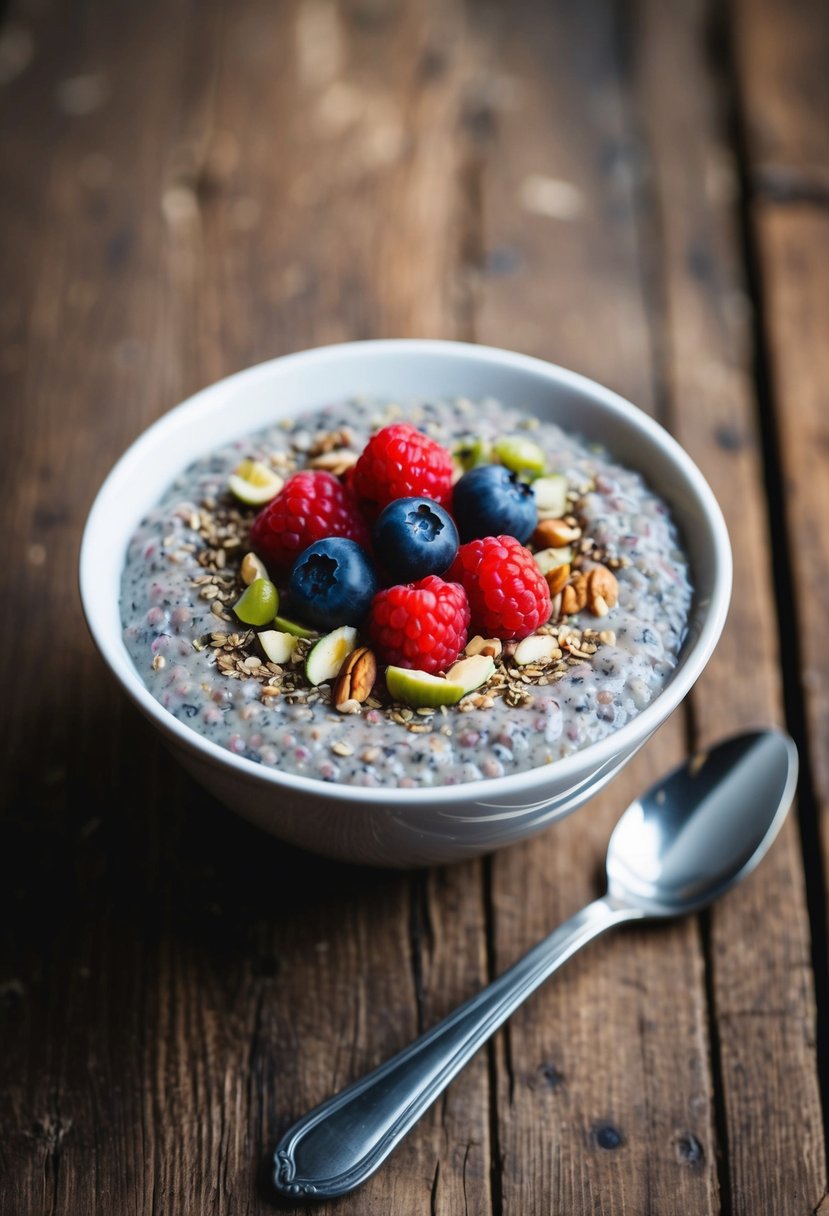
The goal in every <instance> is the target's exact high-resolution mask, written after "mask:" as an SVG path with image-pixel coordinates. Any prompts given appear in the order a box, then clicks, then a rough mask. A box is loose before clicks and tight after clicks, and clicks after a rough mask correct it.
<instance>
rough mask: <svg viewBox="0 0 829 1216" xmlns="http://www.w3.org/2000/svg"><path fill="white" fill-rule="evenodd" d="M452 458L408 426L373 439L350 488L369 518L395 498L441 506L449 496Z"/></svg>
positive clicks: (391, 428)
mask: <svg viewBox="0 0 829 1216" xmlns="http://www.w3.org/2000/svg"><path fill="white" fill-rule="evenodd" d="M453 474H454V465H453V462H452V457H451V456H450V454H449V453H448V452H447V451H446V449H445V448H442V447H441V446H440V444H439V443H435V441H434V439H430V438H429V436H428V435H424V434H422V433H421V432H420V431H418V430H417V429H416V428H415V427H413V426H410V425H409V423H408V422H395V423H394V424H393V425H392V426H385V427H383V429H382V430H381V431H378V432H377V434H376V435H373V436H372V437H371V439H370V440H369V441H368V443H367V444H366V446H365V448H364V450H363V452H362V455H361V456H360V459H359V460H358V461H357V463H356V464H355V466H354V473H353V476H352V481H351V484H352V486H353V487H354V491H355V493H356V495H357V497H358V499H359V500H360V505H361V506H362V507H364V509H365V510H366V512H367V513H368V514H369V515H376V514H377V512H379V511H381V510H382V509H383V507H385V506H386V505H387V504H388V503H390V502H393V501H394V500H395V499H396V498H411V497H413V496H415V495H416V496H422V497H424V498H431V499H434V501H435V502H437V503H440V504H441V506H443V505H444V504H445V503H446V502H447V501H448V500H449V497H450V495H451V491H452V477H453Z"/></svg>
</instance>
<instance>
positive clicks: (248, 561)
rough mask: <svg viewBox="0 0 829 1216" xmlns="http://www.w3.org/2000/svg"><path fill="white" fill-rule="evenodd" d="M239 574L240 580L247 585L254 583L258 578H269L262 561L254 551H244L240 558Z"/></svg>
mask: <svg viewBox="0 0 829 1216" xmlns="http://www.w3.org/2000/svg"><path fill="white" fill-rule="evenodd" d="M239 574H240V575H241V576H242V582H243V583H244V584H245V585H246V586H247V587H249V586H250V585H251V583H255V582H256V580H257V579H258V578H268V579H269V578H270V575H269V574H268V572H267V570H266V569H265V565H264V562H261V561H260V560H259V558H258V557H257V556H256V554H255V553H246V554H245V556H244V557H243V558H242V564H241V566H240V567H239Z"/></svg>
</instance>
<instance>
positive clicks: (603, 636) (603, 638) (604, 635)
mask: <svg viewBox="0 0 829 1216" xmlns="http://www.w3.org/2000/svg"><path fill="white" fill-rule="evenodd" d="M599 641H600V642H604V644H605V646H615V645H616V633H615V631H614V630H613V629H603V630H602V631H601V633H600V634H599Z"/></svg>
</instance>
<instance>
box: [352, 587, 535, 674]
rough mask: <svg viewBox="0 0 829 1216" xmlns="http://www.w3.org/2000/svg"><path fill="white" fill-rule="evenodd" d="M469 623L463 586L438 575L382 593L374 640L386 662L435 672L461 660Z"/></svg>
mask: <svg viewBox="0 0 829 1216" xmlns="http://www.w3.org/2000/svg"><path fill="white" fill-rule="evenodd" d="M545 586H546V584H545ZM468 625H469V604H468V602H467V598H466V593H465V592H464V589H463V587H459V586H458V584H457V583H447V582H444V580H443V579H440V578H437V577H436V576H435V575H434V574H429V575H427V576H426V578H424V579H421V580H420V582H417V583H408V584H400V585H398V586H396V587H389V588H388V590H386V591H380V592H379V593H378V594H377V595H376V596H375V597H374V603H373V604H372V605H371V616H370V617H369V629H370V632H371V638H372V641H373V643H374V647H375V649H376V651H377V654H378V655H379V657H380V658H381V659H382V661H383V662H384V663H390V664H392V665H394V666H397V667H410V668H416V669H418V670H420V671H426V672H430V673H432V674H434V673H435V672H438V671H445V670H446V668H447V667H449V666H450V664H452V663H454V661H455V659H457V657H458V655H459V654H460V652H461V651H462V650H463V648H464V646H465V645H466V631H467V627H468Z"/></svg>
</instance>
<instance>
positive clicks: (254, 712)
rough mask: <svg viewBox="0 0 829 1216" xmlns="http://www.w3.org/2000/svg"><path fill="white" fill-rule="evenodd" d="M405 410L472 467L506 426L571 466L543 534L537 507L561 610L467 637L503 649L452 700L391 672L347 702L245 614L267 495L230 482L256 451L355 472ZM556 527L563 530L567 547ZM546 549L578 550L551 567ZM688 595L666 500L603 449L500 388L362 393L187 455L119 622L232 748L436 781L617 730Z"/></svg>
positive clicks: (340, 770)
mask: <svg viewBox="0 0 829 1216" xmlns="http://www.w3.org/2000/svg"><path fill="white" fill-rule="evenodd" d="M401 419H405V420H406V421H407V422H410V423H412V424H413V425H414V426H416V427H417V428H418V429H419V430H421V431H422V432H424V433H425V434H426V435H428V436H430V437H431V438H433V439H434V440H436V441H437V443H439V444H440V445H441V446H442V447H444V448H446V449H448V450H449V451H452V452H454V453H456V456H457V458H458V459H459V460H460V459H466V458H467V457H468V455H469V451H470V445H474V447H475V449H476V451H480V450H481V449H485V450H489V449H490V448H491V447H492V445H495V446H496V447H497V442H498V440H499V438H501V437H503V436H507V435H512V436H517V437H524V438H525V439H527V440H531V442H532V444H533V445H536V448H537V449H540V450H541V452H543V454H544V458H545V462H546V469H545V471H544V475H545V477H546V476H547V475H548V474H551V475H553V477H559V479H561V476H562V475H563V477H564V478H566V487H567V502H566V511H565V513H564V516H563V518H559V519H557V520H552V521H550V520H548V521H546V524H547V526H548V531H547V533H546V534H545V533H544V530H543V529H544V525H545V521H544V520H543V512H541V515H542V521H541V523H540V525H539V528H540V529H541V530H540V531H539V532H537V533H535V534H534V536H533V538H532V539H531V541H530V542H529V547H530V549H532V550H534V551H537V552H536V558H537V561H538V564H539V567H540V568H541V569H542V572H543V574H544V575H545V577H546V579H547V582H548V584H549V589H550V593H551V596H552V604H551V609H552V611H551V615H550V618H549V621H547V622H546V623H543V624H542V625H541V626H540V627H539V628H538V629H537V630H536V631H535V633H534V634H533V636H532V637H531V638H529V639H527V641H526V642H519V643H516V642H515V641H513V640H510V639H502V640H498V639H489V638H485V637H480V636H478V637H474V636H472V631H470V640H469V644H468V645H467V647H466V653H467V654H476V653H477V654H481V653H483V654H485V655H490V656H492V659H493V662H494V672H493V674H492V676H491V678H489V679H488V680H487V682H486V683H484V684H483V685H482V686H481V687H478V688H477V689H475V690H474V691H472V692H470V694H469V695H467V696H464V697H463V698H462V699H461V700H459V701H458V702H457V704H454V705H445V704H444V705H442V706H437V707H434V708H431V707H428V706H426V707H423V706H421V707H419V708H415V707H413V706H412V704H408V705H407V704H404V703H401V702H400V701H395V700H394V699H393V698H392V697H391V696H390V694H389V693H388V691H387V689H386V687H385V686H384V683H383V677H382V665H381V668H380V672H381V674H380V675H379V676H378V679H377V681H376V684H375V685H374V687H373V688H372V689H371V692H370V695H368V696H367V697H364V698H363V702H362V703H361V704H357V703H356V702H352V703H351V705H350V708H351V710H352V712H346V713H343V712H339V710H338V708H337V705H336V696H335V692H334V688H335V685H334V681H333V680H328V681H324V682H322V683H320V684H317V685H313V684H311V683H309V681H308V680H307V679H306V678H305V676H304V660H305V658H306V656H307V653H308V651H309V648H310V647H311V645H313V638H300V639H299V640H298V641H296V643H295V650H294V652H293V654H292V656H291V658H290V660H289V661H288V662H283V663H275V662H273V661H271V660H270V659H269V658H268V657H267V655H266V654H264V653H263V648H262V646H261V644H260V643H259V642H258V641H257V634H256V630H255V629H253V628H250V627H249V626H248V625H246V624H244V623H242V622H240V620H239V619H238V618H237V616H236V615H235V613H234V610H233V608H234V604H236V603H237V602H238V600H239V597H240V594H241V593H243V592H244V591H245V583H246V582H247V581H249V580H247V579H246V578H243V577H242V573H241V567H242V563H243V559H244V558H245V556H246V554H247V553H248V551H249V549H250V544H249V531H250V526H251V523H252V521H253V519H254V518H255V516H256V513H257V510H258V509H259V508H257V507H253V506H246V505H244V504H242V503H240V502H239V501H237V500H236V499H235V498H234V497H233V496H232V495H231V494H230V493H229V491H228V485H229V481H230V479H231V475H232V474H233V472H234V470H236V469H237V468H238V467H239V465H240V462H241V461H243V460H244V461H250V460H252V461H257V462H261V464H262V465H264V466H266V467H267V468H268V469H269V470H272V471H273V473H274V474H276V475H277V476H278V478H279V479H283V478H287V477H289V476H290V475H291V474H292V473H294V472H296V471H297V470H300V469H305V468H309V467H310V468H317V469H325V470H328V471H329V472H330V473H332V474H334V475H336V476H346V477H347V475H348V470H349V469H350V468H351V466H352V465H353V464H354V462H355V460H356V458H357V456H358V455H359V453H360V452H361V451H362V450H363V448H364V447H365V445H366V443H367V442H368V440H369V438H370V437H371V436H372V435H373V434H374V433H376V432H377V431H378V429H380V428H382V427H384V426H387V425H389V424H391V423H393V422H397V421H399V420H401ZM538 484H539V485H540V484H541V482H540V481H539V482H538ZM556 525H557V526H558V533H557V532H556ZM551 539H552V540H553V541H555V540H559V541H563V542H568V541H569V547H568V549H567V551H566V552H565V549H564V548H562V547H559V548H555V547H550V546H549V542H550V540H551ZM542 546H543V547H542ZM540 547H542V548H540ZM551 553H552V554H559V555H562V554H563V555H564V557H566V558H569V561H566V562H565V561H564V560H563V559H562V560H561V561H559V564H558V566H557V567H555V568H550V561H549V554H551ZM557 560H558V559H555V558H554V561H557ZM545 562H546V568H545ZM597 572H598V574H597ZM599 575H601V577H600V578H599ZM591 580H592V581H591ZM276 581H277V583H280V580H279V579H276ZM283 582H284V580H283ZM608 587H609V588H610V589H611V590H612V595H611V592H610V591H608V590H607V589H608ZM591 588H592V592H591ZM280 590H281V591H282V590H283V587H282V586H280ZM599 592H604V593H605V594H604V595H600V594H599ZM608 596H609V597H610V598H608ZM691 598H692V588H691V583H690V578H689V569H688V562H687V558H686V555H685V553H684V552H683V549H682V546H681V543H680V539H679V537H678V534H677V529H676V526H675V524H674V523H673V521H672V520H671V517H670V514H669V511H668V508H667V506H666V504H665V503H664V502H663V501H662V500H661V499H660V498H659V497H658V496H657V495H656V494H654V493H653V491H652V490H651V489H650V488H649V487H648V485H647V484H646V482H645V480H644V479H643V478H642V476H641V475H640V474H638V473H636V472H633V471H631V470H629V469H626V468H624V467H622V466H620V465H619V464H618V463H617V462H616V461H615V460H614V459H613V457H612V455H610V454H609V453H608V452H607V451H606V450H604V449H603V448H601V447H600V446H597V445H595V444H592V443H587V442H586V441H585V440H583V439H582V438H580V437H579V436H577V435H574V434H571V433H566V432H564V431H562V430H561V429H560V428H559V427H557V426H555V425H553V424H551V423H546V422H541V421H539V420H538V419H536V418H534V417H531V416H527V415H526V414H523V413H521V412H520V411H517V410H515V409H511V408H506V407H504V406H503V405H501V404H499V403H498V402H496V401H493V400H486V401H482V402H481V401H479V402H475V403H473V402H470V401H466V400H453V401H446V402H440V401H438V402H421V403H415V404H412V405H410V406H408V407H407V408H405V409H403V408H401V407H398V406H397V405H387V404H383V403H378V402H376V401H370V400H354V401H348V402H344V403H340V404H336V405H332V406H329V407H327V408H325V409H322V410H320V411H317V412H315V413H313V414H306V415H304V416H301V417H299V418H297V419H292V420H290V421H288V420H283V421H280V422H278V423H276V424H274V425H273V426H272V427H270V428H267V429H265V430H263V431H260V432H258V433H257V434H255V435H252V436H248V437H246V438H243V439H240V440H238V441H237V442H234V443H231V444H228V445H227V446H225V447H223V448H221V449H220V450H218V451H215V452H212V453H210V454H209V455H206V456H204V457H202V458H201V459H199V460H197V461H195V462H194V463H193V464H192V465H190V467H189V468H187V469H186V470H185V471H184V472H183V473H182V474H181V475H180V476H179V477H178V478H177V479H176V481H175V482H174V483H173V484H172V485H171V486H170V487H169V489H168V490H167V492H166V493H165V494H164V496H163V498H162V499H161V501H160V503H159V504H158V505H157V506H156V507H155V508H154V509H153V510H152V511H151V512H150V513H149V515H148V516H147V517H146V518H145V519H144V520H143V521H142V523H141V525H140V527H139V528H138V530H137V531H136V533H135V535H134V536H133V537H132V540H131V542H130V545H129V548H128V552H127V558H126V564H125V568H124V572H123V577H122V584H121V618H122V625H123V634H124V640H125V643H126V646H127V649H128V652H129V654H130V656H131V658H132V660H133V662H134V664H135V666H136V668H137V670H138V672H139V674H140V676H141V677H142V679H143V680H144V682H145V684H146V685H147V687H148V689H149V690H150V692H151V693H152V695H153V696H154V697H155V698H156V699H157V700H158V701H159V702H160V703H161V704H162V705H163V706H164V707H165V708H166V709H167V710H169V712H170V713H172V714H174V715H175V717H176V718H178V719H179V720H181V721H182V722H185V723H186V724H187V725H188V726H190V727H191V729H193V730H195V731H197V732H198V733H199V734H201V735H203V736H205V737H206V738H208V739H210V740H212V741H213V742H215V743H217V744H219V745H220V746H222V747H224V748H227V749H228V750H229V751H231V752H233V753H234V754H236V755H239V756H245V757H247V758H248V759H250V760H254V761H257V762H259V763H261V764H263V765H265V766H267V767H270V768H274V769H278V770H280V771H282V772H286V773H293V774H298V775H301V776H306V777H312V778H316V779H318V780H321V781H328V782H341V783H344V784H348V785H354V786H387V787H408V788H412V787H421V788H422V787H429V786H440V785H455V784H458V783H461V782H469V781H475V780H479V779H481V778H493V777H500V776H503V775H505V774H510V773H516V772H519V771H522V770H526V769H532V768H536V767H539V766H541V765H545V764H550V763H554V762H555V761H556V760H558V759H560V758H562V757H564V756H567V755H569V754H570V753H572V752H574V751H576V750H578V749H581V748H584V747H586V746H588V745H589V744H592V743H595V742H597V741H598V740H600V739H603V738H604V737H606V736H607V735H609V734H611V733H612V732H614V731H616V730H618V729H619V727H621V726H623V725H624V724H625V723H626V722H628V721H630V719H631V718H633V717H634V716H635V715H636V714H637V713H639V712H640V711H641V710H642V709H644V708H645V707H646V706H647V705H649V704H650V702H651V701H652V700H653V699H654V697H656V696H657V694H658V693H659V692H660V690H661V689H662V688H663V687H664V685H665V683H666V681H667V680H668V679H669V678H670V676H671V673H672V671H673V670H674V668H675V666H676V663H677V659H678V655H679V652H680V649H681V646H682V642H683V638H684V635H685V631H686V623H687V620H688V613H689V609H690V605H691ZM288 608H289V605H288V606H286V609H285V610H286V612H287V611H288ZM280 611H281V609H280ZM473 623H474V622H473ZM522 646H523V648H524V650H523V661H522V651H521V650H520V647H522ZM528 646H529V650H528ZM527 655H529V661H528V660H527ZM460 657H461V658H463V655H461V656H460ZM340 708H342V707H340Z"/></svg>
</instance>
